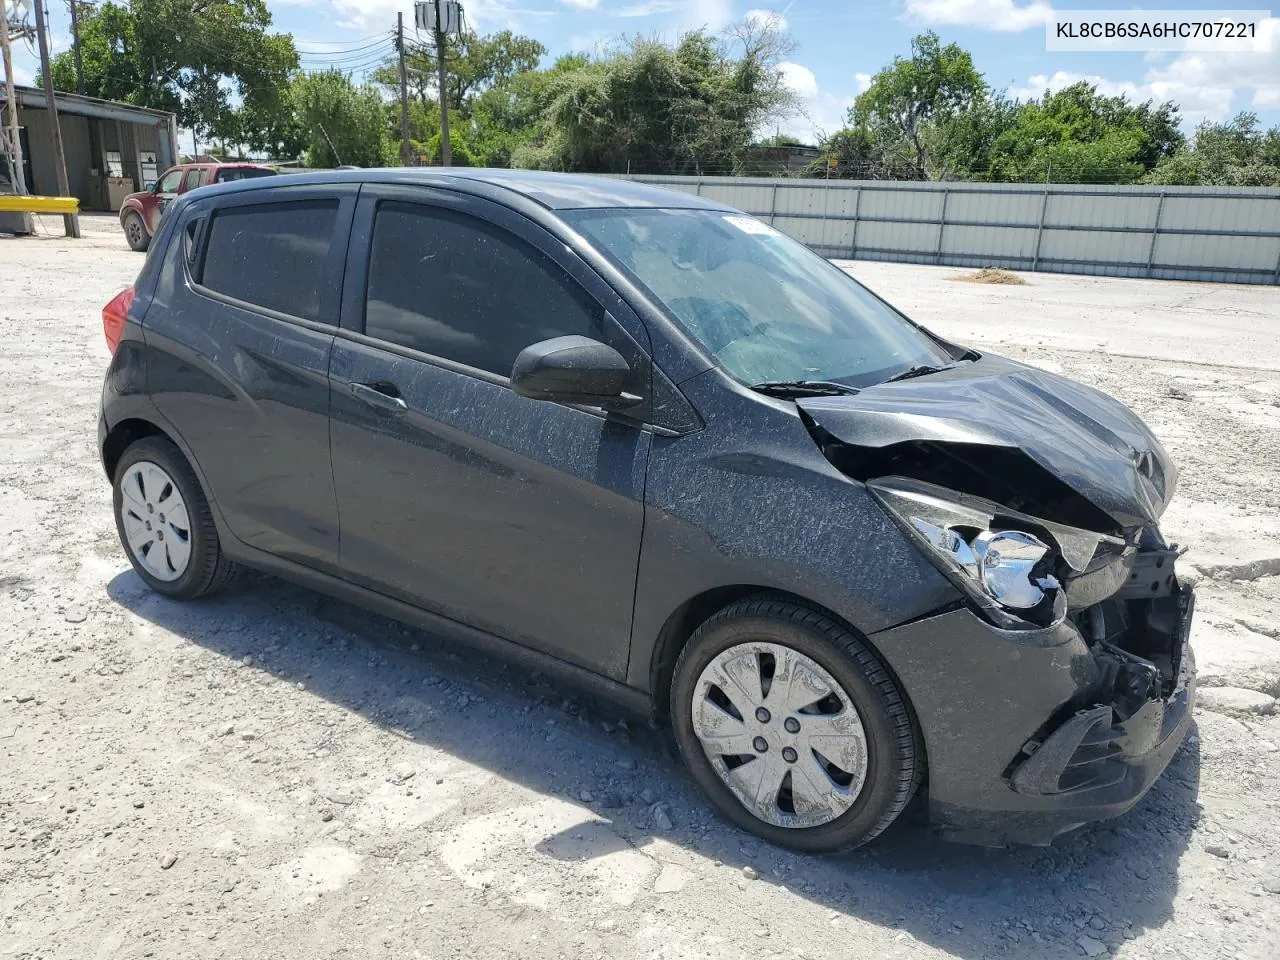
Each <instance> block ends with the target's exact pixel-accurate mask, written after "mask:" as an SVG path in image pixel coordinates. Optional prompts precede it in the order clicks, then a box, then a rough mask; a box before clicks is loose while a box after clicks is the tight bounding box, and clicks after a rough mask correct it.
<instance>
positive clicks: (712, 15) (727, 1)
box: [680, 0, 733, 30]
mask: <svg viewBox="0 0 1280 960" xmlns="http://www.w3.org/2000/svg"><path fill="white" fill-rule="evenodd" d="M732 22H733V0H686V2H685V3H683V4H681V5H680V26H681V28H682V29H685V30H696V29H698V28H699V27H706V28H707V29H708V30H719V29H720V28H721V27H726V26H728V25H729V24H730V23H732Z"/></svg>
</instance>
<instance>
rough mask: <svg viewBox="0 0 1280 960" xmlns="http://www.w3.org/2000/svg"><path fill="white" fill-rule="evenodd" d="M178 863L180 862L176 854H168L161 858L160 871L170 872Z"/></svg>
mask: <svg viewBox="0 0 1280 960" xmlns="http://www.w3.org/2000/svg"><path fill="white" fill-rule="evenodd" d="M177 862H178V855H177V854H176V853H166V854H165V855H164V856H163V857H161V858H160V869H161V870H168V869H169V868H170V867H172V866H173V865H174V864H175V863H177Z"/></svg>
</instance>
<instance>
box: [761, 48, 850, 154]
mask: <svg viewBox="0 0 1280 960" xmlns="http://www.w3.org/2000/svg"><path fill="white" fill-rule="evenodd" d="M778 69H780V70H781V71H782V79H783V82H785V83H786V85H787V86H788V87H790V88H791V90H792V91H793V92H794V93H795V94H796V96H797V97H799V99H800V110H799V113H797V115H796V116H794V117H791V118H789V119H788V120H787V121H785V122H783V123H782V124H780V125H779V126H780V128H781V132H782V133H785V134H789V135H790V136H793V137H795V138H796V139H798V140H802V141H803V142H805V143H810V144H816V143H817V142H818V141H819V140H821V139H822V138H823V137H825V136H828V135H830V134H832V133H835V132H836V131H837V130H839V129H840V128H841V127H843V126H844V123H845V114H846V113H847V112H848V110H849V107H851V106H852V105H853V98H852V97H839V96H836V95H835V94H833V93H829V92H828V91H826V90H823V89H822V88H821V87H819V86H818V78H817V77H815V76H814V74H813V71H812V70H810V69H809V68H808V67H806V66H804V64H800V63H791V62H786V63H780V64H778ZM773 132H775V131H773V130H768V131H764V133H765V135H767V134H770V133H773Z"/></svg>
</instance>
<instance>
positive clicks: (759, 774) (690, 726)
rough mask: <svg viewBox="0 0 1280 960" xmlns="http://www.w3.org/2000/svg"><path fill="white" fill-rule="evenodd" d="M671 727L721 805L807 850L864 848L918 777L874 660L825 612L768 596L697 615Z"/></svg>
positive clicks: (893, 692) (896, 704)
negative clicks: (708, 614)
mask: <svg viewBox="0 0 1280 960" xmlns="http://www.w3.org/2000/svg"><path fill="white" fill-rule="evenodd" d="M671 715H672V729H673V731H674V734H675V739H676V745H677V747H678V748H679V751H680V755H681V757H682V758H683V760H684V762H685V765H686V766H687V767H688V768H689V771H690V773H691V774H692V775H693V778H694V780H696V781H697V782H698V785H699V786H700V787H701V788H702V790H703V791H704V792H705V793H706V794H707V796H708V797H709V798H710V800H711V802H712V803H713V804H714V805H715V806H716V808H717V809H719V811H720V812H721V813H722V814H724V815H725V816H726V817H728V818H729V819H730V820H732V821H733V822H734V823H736V824H737V825H738V826H740V827H742V828H743V829H745V830H748V831H750V832H752V833H755V834H757V835H758V836H760V837H763V838H764V839H765V840H768V841H770V842H772V843H777V844H780V845H783V846H788V847H793V848H795V849H798V850H803V851H805V852H809V853H834V852H837V851H840V850H848V849H852V848H853V847H857V846H860V845H861V844H864V843H866V842H867V841H868V840H871V839H873V838H874V837H876V836H878V835H879V834H880V833H882V832H883V831H884V830H885V829H886V828H887V827H888V826H889V825H890V824H891V823H892V822H893V821H894V819H895V818H897V816H898V814H900V813H901V812H902V810H903V808H904V807H906V805H907V803H908V802H909V801H910V800H911V797H912V796H913V795H914V794H915V792H916V789H917V788H918V787H919V785H920V781H921V778H922V777H923V773H924V749H923V745H922V743H921V740H920V735H919V733H918V731H917V730H916V726H915V723H914V720H913V718H912V716H911V713H910V710H909V709H908V707H907V703H906V698H905V696H904V695H903V693H902V691H901V689H900V688H899V687H898V684H897V683H896V681H895V680H894V679H893V677H892V676H891V675H890V674H889V672H888V670H886V669H885V666H884V665H883V664H882V663H881V662H880V660H879V658H878V657H877V656H876V655H875V654H874V653H873V652H872V651H871V650H870V648H869V647H868V646H867V645H866V644H865V643H864V642H863V641H862V640H861V639H860V638H859V637H858V636H856V635H855V634H854V633H853V632H852V631H851V630H849V629H848V628H847V627H845V626H844V625H842V624H841V623H839V622H838V621H836V620H835V619H834V618H833V617H831V616H830V615H828V614H826V613H824V612H822V611H820V610H817V609H814V608H811V607H808V606H804V605H801V604H797V603H793V602H790V601H788V600H785V599H782V598H776V597H769V596H757V597H749V598H747V599H745V600H741V601H739V602H737V603H734V604H731V605H730V606H728V607H726V608H725V609H723V610H721V611H720V612H719V613H717V614H715V615H714V616H712V617H711V618H710V619H709V620H707V621H706V622H705V623H703V624H702V626H700V627H699V628H698V629H697V630H696V631H695V632H694V634H693V636H692V637H690V638H689V642H688V643H687V644H686V645H685V648H684V650H683V651H682V652H681V654H680V658H679V660H678V661H677V662H676V667H675V672H674V675H673V677H672V682H671Z"/></svg>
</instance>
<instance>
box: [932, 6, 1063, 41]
mask: <svg viewBox="0 0 1280 960" xmlns="http://www.w3.org/2000/svg"><path fill="white" fill-rule="evenodd" d="M1052 11H1053V7H1052V6H1051V5H1050V4H1048V3H1044V2H1043V0H1031V2H1029V3H1018V2H1017V0H907V14H908V15H909V16H911V17H912V18H913V19H916V20H919V21H922V22H924V23H940V24H946V25H948V26H955V27H978V28H980V29H983V30H998V31H1000V32H1002V33H1021V32H1022V31H1023V30H1029V29H1030V28H1031V27H1040V26H1043V25H1044V23H1045V20H1047V19H1048V17H1049V14H1050V13H1051V12H1052Z"/></svg>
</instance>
